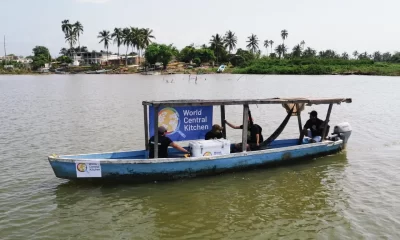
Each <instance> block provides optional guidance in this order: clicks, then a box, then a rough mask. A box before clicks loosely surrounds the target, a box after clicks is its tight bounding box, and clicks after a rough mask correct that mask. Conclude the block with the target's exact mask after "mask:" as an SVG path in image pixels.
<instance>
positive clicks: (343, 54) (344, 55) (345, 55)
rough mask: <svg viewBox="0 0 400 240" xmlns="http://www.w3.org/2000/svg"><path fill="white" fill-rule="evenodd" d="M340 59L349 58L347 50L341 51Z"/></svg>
mask: <svg viewBox="0 0 400 240" xmlns="http://www.w3.org/2000/svg"><path fill="white" fill-rule="evenodd" d="M342 59H345V60H349V54H348V53H347V52H344V53H342Z"/></svg>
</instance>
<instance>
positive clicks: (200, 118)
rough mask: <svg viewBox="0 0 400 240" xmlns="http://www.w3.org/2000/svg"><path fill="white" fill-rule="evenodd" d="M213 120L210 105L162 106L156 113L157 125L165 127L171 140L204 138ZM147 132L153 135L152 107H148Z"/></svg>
mask: <svg viewBox="0 0 400 240" xmlns="http://www.w3.org/2000/svg"><path fill="white" fill-rule="evenodd" d="M212 120H213V107H212V106H197V107H174V108H172V107H164V108H160V110H159V113H158V126H164V127H165V128H166V129H167V135H166V136H168V137H169V138H170V139H171V140H172V141H186V140H196V139H204V137H205V135H206V133H207V132H208V131H210V130H211V127H212ZM149 134H150V137H151V136H154V108H153V107H152V106H150V107H149Z"/></svg>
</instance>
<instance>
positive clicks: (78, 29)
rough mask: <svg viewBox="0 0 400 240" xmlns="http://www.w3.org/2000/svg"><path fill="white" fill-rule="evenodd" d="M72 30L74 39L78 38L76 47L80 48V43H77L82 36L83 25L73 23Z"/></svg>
mask: <svg viewBox="0 0 400 240" xmlns="http://www.w3.org/2000/svg"><path fill="white" fill-rule="evenodd" d="M73 28H74V32H75V34H76V37H77V38H78V46H79V48H80V47H81V42H80V41H79V37H80V36H81V34H83V25H82V23H80V22H79V21H77V22H76V23H74V25H73Z"/></svg>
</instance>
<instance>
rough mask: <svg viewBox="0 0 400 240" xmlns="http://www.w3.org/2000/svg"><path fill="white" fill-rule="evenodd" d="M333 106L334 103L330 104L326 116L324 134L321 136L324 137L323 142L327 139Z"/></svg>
mask: <svg viewBox="0 0 400 240" xmlns="http://www.w3.org/2000/svg"><path fill="white" fill-rule="evenodd" d="M332 106H333V104H332V103H331V104H329V108H328V113H327V114H326V118H325V126H324V131H323V132H322V136H321V137H322V139H321V142H322V141H324V140H325V135H326V131H327V129H328V123H329V118H330V116H331V111H332Z"/></svg>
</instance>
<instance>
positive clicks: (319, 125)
mask: <svg viewBox="0 0 400 240" xmlns="http://www.w3.org/2000/svg"><path fill="white" fill-rule="evenodd" d="M324 126H325V122H324V121H322V120H321V119H319V118H318V113H317V111H311V112H310V119H308V120H307V122H306V124H304V128H303V132H304V134H305V135H306V136H308V137H309V138H311V140H310V141H311V142H321V140H322V132H323V130H324ZM328 127H329V126H328Z"/></svg>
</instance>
